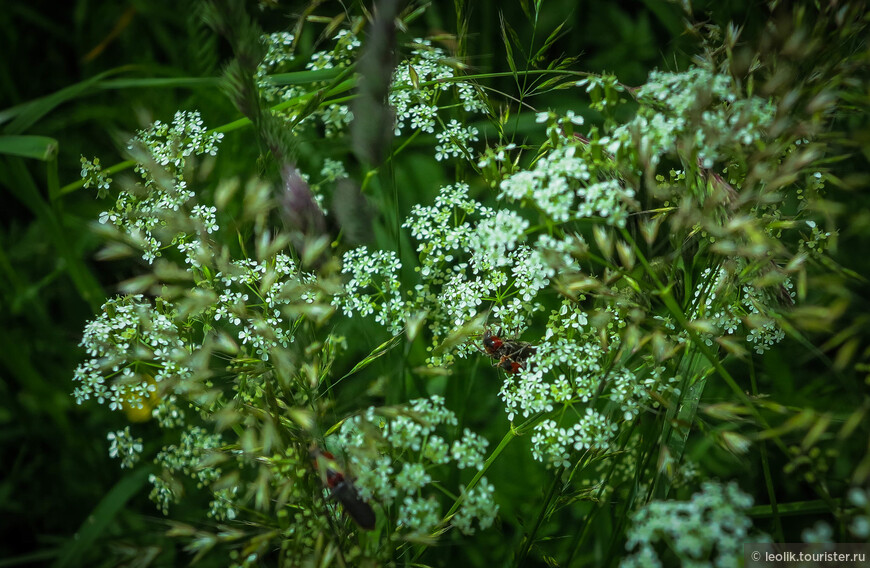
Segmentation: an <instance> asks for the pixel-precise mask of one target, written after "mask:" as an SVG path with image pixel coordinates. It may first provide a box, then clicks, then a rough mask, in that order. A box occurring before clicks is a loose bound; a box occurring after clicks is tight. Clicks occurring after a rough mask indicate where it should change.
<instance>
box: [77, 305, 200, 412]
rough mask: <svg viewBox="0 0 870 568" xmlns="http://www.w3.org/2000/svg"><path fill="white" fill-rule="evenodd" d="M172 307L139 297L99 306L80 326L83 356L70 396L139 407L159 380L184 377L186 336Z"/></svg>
mask: <svg viewBox="0 0 870 568" xmlns="http://www.w3.org/2000/svg"><path fill="white" fill-rule="evenodd" d="M173 309H174V308H173V307H172V306H171V305H170V304H168V303H166V302H161V303H159V304H158V307H156V308H155V307H154V306H152V304H151V303H150V302H149V301H147V300H145V299H144V298H143V297H142V296H141V295H137V296H123V297H118V298H114V299H111V300H108V301H107V302H106V303H105V304H103V306H102V308H101V313H100V315H99V316H97V318H96V319H94V320H92V321H90V322H88V323H87V324H86V325H85V329H84V336H83V337H82V341H81V343H80V345H81V346H82V347H84V348H85V351H86V352H87V354H88V356H89V359H87V360H86V361H85V362H83V363H82V364H80V365H79V366H78V367H77V368H76V370H75V373H74V374H73V381H74V382H76V383H77V385H76V388H75V391H74V392H73V396H74V397H75V399H76V402H77V403H78V404H82V403H83V402H85V401H86V400H91V399H93V400H96V401H97V402H98V403H100V404H106V403H108V405H109V408H110V409H112V410H121V409H123V408H126V407H129V408H134V409H141V408H143V407H144V406H145V405H146V403H147V402H148V401H149V399H151V398H152V396H153V395H152V393H154V392H156V391H157V389H158V385H160V383H162V382H163V381H168V380H171V381H172V382H173V384H175V383H176V382H181V381H184V379H185V378H187V377H189V376H190V375H191V370H190V369H189V368H188V367H186V366H185V365H184V364H182V363H179V361H183V360H184V358H185V357H186V356H187V355H188V354H189V351H188V349H189V344H188V342H187V338H186V337H185V336H184V335H183V334H182V332H181V330H180V329H179V326H178V325H177V323H176V321H175V320H174V318H173V314H172V312H173Z"/></svg>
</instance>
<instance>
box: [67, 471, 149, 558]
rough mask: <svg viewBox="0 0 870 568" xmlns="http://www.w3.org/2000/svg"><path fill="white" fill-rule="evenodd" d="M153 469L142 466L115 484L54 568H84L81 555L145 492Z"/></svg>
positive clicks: (71, 541) (70, 541)
mask: <svg viewBox="0 0 870 568" xmlns="http://www.w3.org/2000/svg"><path fill="white" fill-rule="evenodd" d="M153 470H154V467H153V466H147V467H142V468H140V469H137V470H135V471H133V472H131V473H130V474H129V475H127V476H126V477H124V478H122V479H121V481H119V482H118V483H116V484H115V486H114V487H113V488H112V489H111V491H109V493H108V494H107V495H106V496H105V497H103V499H102V500H101V501H100V503H99V504H98V505H97V507H96V508H95V509H94V510H93V512H92V513H91V514H90V515H88V518H87V519H85V521H84V522H83V523H82V526H81V528H79V530H78V532H76V534H75V535H74V536H73V537H72V538H70V539H69V540H68V541H67V543H66V544H65V545H64V547H63V548H62V549H61V551H60V554H59V558H58V559H57V561H56V562H55V563H54V564H53V565H52V566H53V568H64V567H66V566H81V557H82V554H84V553H85V551H87V550H90V549H91V548H92V547H93V546H94V543H95V542H96V540H97V539H98V538H99V537H100V535H101V534H103V531H105V530H106V527H108V526H109V524H110V523H111V522H112V521H113V520H114V519H115V516H116V515H117V514H118V512H119V511H121V509H123V508H124V505H126V504H127V501H129V500H130V499H131V498H132V497H133V496H134V495H136V494H137V493H138V492H139V491H140V490H141V489H142V486H143V485H145V481H146V480H147V479H148V475H149V474H151V473H152V472H153Z"/></svg>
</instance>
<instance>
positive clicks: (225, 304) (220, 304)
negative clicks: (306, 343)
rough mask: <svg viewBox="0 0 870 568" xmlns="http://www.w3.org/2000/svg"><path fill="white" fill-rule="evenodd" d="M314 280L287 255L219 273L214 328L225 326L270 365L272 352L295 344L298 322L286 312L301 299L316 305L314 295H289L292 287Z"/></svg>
mask: <svg viewBox="0 0 870 568" xmlns="http://www.w3.org/2000/svg"><path fill="white" fill-rule="evenodd" d="M314 280H315V276H314V275H313V274H308V273H303V272H301V271H300V270H299V268H298V267H297V265H296V262H295V261H294V260H293V259H292V258H290V256H288V255H286V254H284V253H281V254H278V255H276V256H274V257H272V258H270V259H266V260H264V261H262V262H258V261H255V260H251V259H246V260H235V261H232V262H231V263H230V268H229V269H228V270H227V272H226V273H224V272H219V273H218V274H217V275H216V276H215V278H214V281H213V283H214V286H215V289H214V292H215V293H217V294H218V297H217V302H215V303H214V305H213V307H212V310H213V311H211V312H210V313H211V317H212V321H213V325H214V326H215V327H217V326H221V325H222V326H223V327H224V328H226V329H227V330H228V331H229V332H230V333H231V334H233V335H234V336H235V337H237V338H238V340H239V344H240V345H242V346H243V347H246V348H247V349H249V350H250V352H251V353H252V354H253V355H256V357H257V358H259V359H261V360H263V361H268V360H269V352H270V351H271V350H272V349H274V348H280V347H287V346H288V345H289V344H290V343H291V342H292V341H293V330H294V329H295V325H294V323H295V319H296V318H293V319H288V318H287V316H285V315H284V313H283V312H282V308H283V307H284V306H287V305H289V304H292V303H294V302H296V301H298V300H300V299H301V300H302V301H304V302H307V303H311V302H313V301H314V296H313V293H312V292H310V291H305V292H302V293H301V294H298V296H299V297H296V295H292V294H288V293H287V289H288V287H293V286H301V287H302V289H304V288H305V286H306V285H307V284H311V283H312V282H313V281H314ZM297 317H298V316H297ZM249 386H252V385H249ZM257 392H258V393H259V394H262V393H261V392H259V391H257ZM251 394H252V393H247V394H246V395H244V396H251Z"/></svg>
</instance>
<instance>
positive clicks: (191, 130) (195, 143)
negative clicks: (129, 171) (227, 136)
mask: <svg viewBox="0 0 870 568" xmlns="http://www.w3.org/2000/svg"><path fill="white" fill-rule="evenodd" d="M223 137H224V135H223V133H221V132H209V131H208V130H207V129H206V128H205V126H203V122H202V117H201V116H200V114H199V112H197V111H181V110H180V111H178V112H176V113H175V116H174V117H173V119H172V124H168V123H165V122H162V121H160V120H158V121H155V122H154V124H152V125H151V127H150V128H148V129H146V130H139V131H138V132H137V133H136V136H135V137H134V138H133V139H132V140H131V141H130V144H129V146H128V148H129V149H131V150H132V149H133V147H134V145H135V144H141V145H142V146H143V147H144V148H145V149H146V150H147V151H148V152H149V153H150V154H151V156H152V157H153V158H154V161H155V162H157V163H158V164H159V165H161V166H163V167H168V169H169V171H170V172H172V173H174V174H176V175H178V174H180V173H181V171H182V170H183V169H184V165H185V163H186V160H187V158H189V157H190V156H192V155H197V156H200V155H202V154H208V155H209V156H216V155H217V149H218V144H219V143H220V141H221V140H222V139H223Z"/></svg>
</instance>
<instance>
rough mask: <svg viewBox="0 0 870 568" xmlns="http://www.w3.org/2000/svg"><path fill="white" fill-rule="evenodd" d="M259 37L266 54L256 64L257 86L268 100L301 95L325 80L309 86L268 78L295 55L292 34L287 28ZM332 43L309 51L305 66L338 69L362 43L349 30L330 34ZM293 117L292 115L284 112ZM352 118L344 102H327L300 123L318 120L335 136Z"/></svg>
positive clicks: (330, 134)
mask: <svg viewBox="0 0 870 568" xmlns="http://www.w3.org/2000/svg"><path fill="white" fill-rule="evenodd" d="M261 41H262V42H263V43H264V44H266V46H267V51H266V56H265V57H264V58H263V60H262V61H261V62H260V64H259V66H258V67H257V73H256V79H257V87H258V88H259V89H260V93H261V94H262V96H263V97H264V98H265V99H266V100H267V101H269V102H273V103H278V102H283V101H288V100H290V99H293V98H297V97H302V96H305V95H307V94H308V93H309V92H310V89H311V88H312V87H314V88H320V87H322V86H324V85H325V84H326V83H323V82H318V83H314V84H312V85H308V86H305V87H303V86H299V85H280V84H277V83H276V82H273V81H272V80H271V79H270V77H269V76H270V75H272V74H275V73H283V72H285V71H288V70H289V69H290V64H291V63H293V62H294V61H295V59H296V56H295V54H294V53H293V42H294V36H293V34H291V33H288V32H278V33H273V34H267V35H264V36H263V37H262V38H261ZM332 41H334V42H335V45H334V46H333V47H332V49H331V50H329V51H326V50H324V51H318V52H316V53H314V54H312V55H311V58H310V59H309V60H308V61H307V62H306V63H305V68H306V69H308V70H311V71H317V70H324V69H338V68H344V67H348V66H349V65H351V64H352V63H353V61H354V59H355V58H356V56H357V53H358V52H359V48H360V47H361V46H362V43H361V42H360V40H359V39H358V38H357V37H356V36H355V35H354V34H353V33H352V32H351V31H350V30H341V31H339V32H338V33H337V34H336V35H335V36H334V37H333V38H332ZM295 110H298V106H296V107H291V109H288V111H286V112H291V113H292V112H294V111H295ZM286 118H288V119H295V118H296V116H295V115H292V114H290V115H286ZM352 120H353V113H352V112H351V111H350V108H349V107H348V106H347V105H343V104H330V105H327V106H325V107H323V108H319V109H317V110H315V111H314V112H313V113H311V114H310V115H308V116H306V117H303V118H302V120H301V121H300V123H305V122H314V121H319V122H320V123H321V124H323V126H324V128H325V129H326V135H327V136H336V135H337V134H339V133H340V132H342V131H343V130H344V129H345V127H346V126H347V125H348V124H349V123H350V122H351V121H352Z"/></svg>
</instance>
